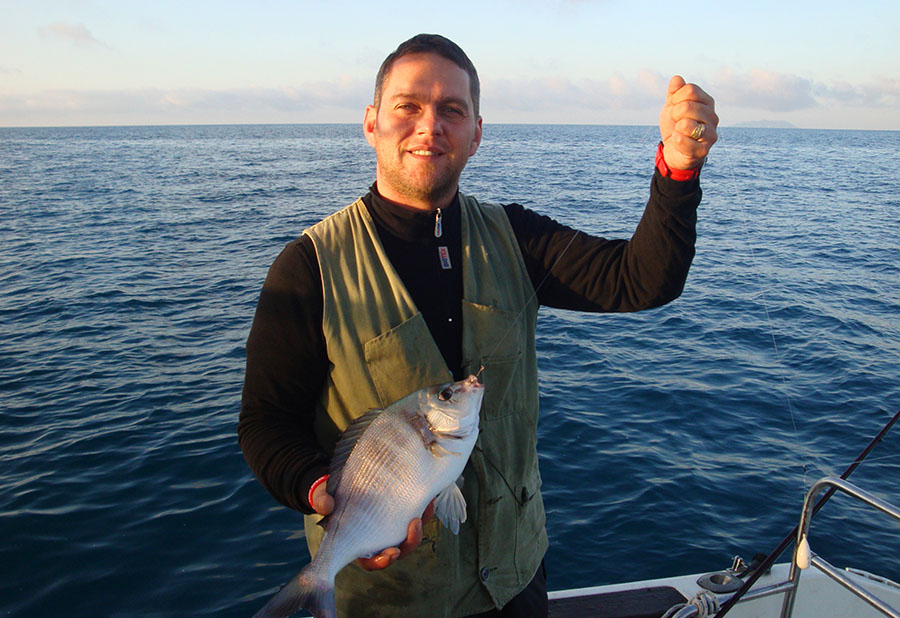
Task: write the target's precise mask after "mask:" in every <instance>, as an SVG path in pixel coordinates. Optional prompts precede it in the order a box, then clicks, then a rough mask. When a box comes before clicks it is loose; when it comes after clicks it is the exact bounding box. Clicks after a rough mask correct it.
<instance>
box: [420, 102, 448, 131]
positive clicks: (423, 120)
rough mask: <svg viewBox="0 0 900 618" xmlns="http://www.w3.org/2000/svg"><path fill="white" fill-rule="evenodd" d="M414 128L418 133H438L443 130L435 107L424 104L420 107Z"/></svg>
mask: <svg viewBox="0 0 900 618" xmlns="http://www.w3.org/2000/svg"><path fill="white" fill-rule="evenodd" d="M416 130H417V132H418V133H419V134H420V135H440V134H442V133H443V132H444V127H443V125H442V123H441V116H440V114H439V113H438V110H437V108H436V107H434V106H431V105H426V106H425V107H423V108H422V113H421V114H420V115H419V120H418V123H417V126H416Z"/></svg>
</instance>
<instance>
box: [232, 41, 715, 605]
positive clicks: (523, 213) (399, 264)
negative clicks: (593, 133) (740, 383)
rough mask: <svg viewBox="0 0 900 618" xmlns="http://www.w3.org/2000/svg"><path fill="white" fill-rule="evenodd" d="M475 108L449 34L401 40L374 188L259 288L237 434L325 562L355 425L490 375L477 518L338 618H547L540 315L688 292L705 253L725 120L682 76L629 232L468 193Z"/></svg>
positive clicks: (365, 580) (469, 483)
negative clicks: (704, 192)
mask: <svg viewBox="0 0 900 618" xmlns="http://www.w3.org/2000/svg"><path fill="white" fill-rule="evenodd" d="M478 105H479V82H478V75H477V73H476V71H475V67H474V66H473V65H472V63H471V61H470V60H469V59H468V57H466V55H465V53H464V52H463V51H462V50H461V49H460V48H459V47H457V46H456V45H455V44H454V43H452V42H451V41H449V40H447V39H445V38H443V37H440V36H437V35H419V36H416V37H413V38H412V39H410V40H409V41H406V42H405V43H403V44H401V45H400V47H398V49H397V50H396V51H395V52H394V53H393V54H391V55H390V56H388V58H387V59H386V60H385V62H384V64H383V65H382V67H381V70H380V71H379V74H378V77H377V80H376V88H375V100H374V103H373V105H370V106H368V107H367V108H366V113H365V119H364V123H363V130H364V133H365V136H366V139H367V140H368V142H369V144H371V145H372V146H373V147H374V148H375V152H376V157H377V166H376V174H375V178H376V182H375V184H374V185H373V187H372V188H371V190H370V192H369V193H368V194H367V195H366V196H364V197H363V198H361V199H360V200H358V201H357V202H355V203H354V204H352V205H350V206H348V207H347V208H345V209H343V210H341V211H339V212H337V213H335V214H334V215H332V216H330V217H328V218H326V219H325V220H323V221H322V222H320V223H318V224H317V225H315V226H313V227H312V228H310V229H309V230H306V232H305V233H304V235H303V236H302V237H301V238H300V239H298V240H296V241H294V242H292V243H290V244H288V246H287V247H286V248H285V249H284V251H283V252H282V253H281V255H280V256H279V257H278V259H277V260H276V261H275V263H274V264H273V266H272V268H271V269H270V271H269V275H268V277H267V278H266V283H265V285H264V286H263V290H262V293H261V294H260V299H259V305H258V307H257V313H256V317H255V319H254V323H253V327H252V329H251V333H250V337H249V339H248V342H247V374H246V380H245V384H244V394H243V401H242V410H241V419H240V424H239V428H238V432H239V439H240V444H241V447H242V449H243V451H244V455H245V457H246V459H247V461H248V463H249V464H250V466H251V468H252V469H253V470H254V472H255V473H256V474H257V476H258V477H259V478H260V481H261V482H262V483H263V485H264V486H265V487H266V488H267V489H268V490H269V491H270V493H272V495H273V496H274V497H275V498H276V499H278V500H279V501H280V502H281V503H283V504H285V505H287V506H289V507H291V508H294V509H297V510H300V511H302V512H303V513H305V514H307V515H308V517H307V518H306V524H307V525H306V531H307V540H308V542H309V544H310V550H311V552H314V551H315V549H316V548H317V546H318V542H319V540H320V539H321V532H320V531H319V530H318V527H317V526H315V525H313V524H314V522H315V520H316V517H317V516H314V515H313V514H314V513H317V514H318V515H319V516H321V515H325V514H327V513H329V512H330V511H331V509H332V507H333V501H332V499H331V497H330V496H329V495H328V494H327V492H326V487H327V485H326V484H325V483H324V482H323V481H324V479H325V475H326V473H327V470H328V461H329V453H330V451H331V449H332V448H333V446H334V443H335V441H336V440H337V437H338V435H339V433H340V431H341V430H343V429H344V428H345V427H346V426H347V424H349V423H350V422H351V421H352V419H353V418H355V417H357V416H359V415H361V414H363V413H365V412H366V411H367V410H369V409H373V408H382V407H385V406H386V405H388V404H390V403H391V402H393V401H395V400H396V399H399V398H400V397H402V396H403V395H405V394H407V393H409V392H412V391H414V390H416V389H418V388H421V387H423V386H427V385H431V384H435V383H440V382H446V381H449V380H450V379H451V377H452V378H455V379H459V378H461V377H463V376H464V375H466V374H469V373H475V372H477V371H478V370H479V368H480V367H482V366H483V367H484V371H483V373H482V374H481V378H482V381H483V382H484V384H485V399H484V403H483V406H482V410H481V422H480V434H479V440H478V444H477V446H476V448H475V451H474V452H473V454H472V456H471V458H470V460H469V463H468V464H467V467H466V471H465V473H464V475H463V478H464V482H463V494H464V496H465V498H466V502H467V505H468V521H467V522H466V523H465V524H464V525H463V526H462V527H461V529H460V532H459V535H458V536H454V535H453V534H451V533H449V532H448V531H447V530H446V529H444V528H443V527H441V525H440V524H439V522H437V520H436V519H430V520H429V517H427V516H425V517H423V519H424V520H425V524H424V527H423V523H422V521H421V520H414V521H413V522H410V525H409V534H408V538H407V539H406V541H404V542H403V543H402V544H401V545H400V547H397V548H388V549H386V550H385V551H384V552H382V553H381V554H379V555H378V556H376V557H374V558H371V559H368V560H360V561H357V563H356V564H352V565H349V566H348V567H346V568H345V569H344V570H343V571H342V572H341V573H340V574H339V576H338V580H337V587H336V596H337V605H338V612H339V615H343V616H435V617H437V616H447V617H460V616H474V615H478V616H485V617H487V616H505V617H518V616H546V613H547V600H546V584H545V580H544V570H543V562H542V561H543V556H544V553H545V551H546V549H547V535H546V532H545V529H544V522H545V520H544V510H543V504H542V501H541V497H540V491H539V490H540V475H539V472H538V464H537V447H536V441H537V437H536V429H537V417H538V391H537V361H536V353H535V345H534V331H535V323H536V317H537V305H538V304H544V305H549V306H555V307H561V308H568V309H576V310H584V311H597V312H599V311H635V310H639V309H644V308H649V307H655V306H659V305H661V304H664V303H666V302H668V301H670V300H672V299H673V298H675V297H677V296H678V295H679V294H680V293H681V290H682V288H683V285H684V281H685V278H686V276H687V272H688V269H689V267H690V263H691V260H692V258H693V253H694V239H695V222H696V208H697V205H698V204H699V202H700V188H699V182H698V175H699V169H700V166H701V165H702V163H703V161H704V159H705V157H706V155H707V153H708V152H709V148H710V147H711V146H712V144H713V143H714V142H715V140H716V126H717V123H718V118H717V117H716V115H715V111H714V104H713V101H712V99H711V98H710V97H709V96H708V95H707V94H706V93H704V92H703V91H702V90H701V89H700V88H698V87H697V86H694V85H687V84H685V82H684V80H683V79H681V78H680V77H674V78H672V80H671V82H670V83H669V87H668V92H667V93H666V98H665V105H664V106H663V109H662V112H661V114H660V133H661V137H662V142H661V144H660V147H659V149H658V152H657V161H656V162H657V166H656V171H655V172H654V178H653V182H652V185H651V195H650V199H649V201H648V204H647V207H646V209H645V212H644V216H643V218H642V220H641V223H640V224H639V225H638V228H637V230H636V231H635V234H634V236H633V237H632V239H631V240H630V241H625V240H605V239H602V238H595V237H590V236H588V235H586V234H583V233H580V232H576V231H574V230H572V229H570V228H567V227H564V226H561V225H559V224H558V223H556V222H555V221H553V220H551V219H548V218H546V217H543V216H540V215H537V214H536V213H534V212H531V211H528V210H526V209H524V208H522V207H521V206H518V205H515V204H512V205H507V206H502V207H501V206H493V205H487V204H481V203H479V202H478V201H477V200H475V199H474V198H472V197H470V196H467V195H464V194H462V193H460V192H459V178H460V174H461V173H462V170H463V168H464V167H465V165H466V162H467V161H468V158H469V157H471V156H472V155H474V154H475V152H476V150H477V149H478V145H479V143H480V142H481V135H482V120H481V117H480V115H479V108H478ZM423 538H425V539H427V542H423V541H422V540H423ZM398 558H402V559H401V560H398ZM386 567H388V568H386Z"/></svg>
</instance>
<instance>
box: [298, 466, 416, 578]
mask: <svg viewBox="0 0 900 618" xmlns="http://www.w3.org/2000/svg"><path fill="white" fill-rule="evenodd" d="M312 507H313V508H314V509H315V510H316V513H318V514H319V515H328V514H329V513H331V511H333V510H334V498H332V497H331V495H330V494H329V493H328V492H326V491H325V483H321V484H320V485H319V486H318V487H316V488H315V490H314V491H313V495H312ZM432 517H434V501H432V502H431V503H429V505H428V507H427V508H426V509H425V512H424V513H422V517H421V518H416V519H414V520H412V521H411V522H409V526H408V527H407V529H406V540H405V541H403V542H402V543H400V546H399V547H388V548H387V549H385V550H384V551H382V552H381V553H380V554H378V555H377V556H372V557H371V558H357V559H356V563H357V564H358V565H359V566H361V567H362V568H364V569H365V570H366V571H377V570H379V569H384V568H387V567H389V566H390V565H392V564H393V563H394V562H396V561H397V560H399V559H400V558H402V557H404V556H406V555H407V554H409V553H411V552H412V551H413V550H414V549H415V548H416V547H418V546H419V543H421V542H422V524H423V523H428V522H429V521H430V520H431V518H432Z"/></svg>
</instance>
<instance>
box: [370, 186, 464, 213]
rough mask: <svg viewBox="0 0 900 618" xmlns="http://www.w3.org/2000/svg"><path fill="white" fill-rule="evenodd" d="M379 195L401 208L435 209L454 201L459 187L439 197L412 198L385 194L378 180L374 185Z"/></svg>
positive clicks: (445, 206)
mask: <svg viewBox="0 0 900 618" xmlns="http://www.w3.org/2000/svg"><path fill="white" fill-rule="evenodd" d="M372 188H373V189H374V190H375V191H376V192H377V193H378V195H379V196H380V197H381V198H382V199H385V200H387V201H389V202H391V203H392V204H396V205H397V206H399V207H401V208H406V209H408V210H420V211H435V210H437V209H438V208H447V207H448V206H450V204H452V203H453V201H454V200H455V199H456V194H457V192H458V188H455V189H454V190H453V191H451V192H450V193H449V194H448V195H442V196H440V197H439V198H434V199H422V200H416V199H410V198H409V197H406V196H402V195H393V194H390V193H388V194H387V195H385V193H383V192H382V191H381V189H380V188H379V187H378V182H377V181H376V182H375V184H374V185H373V187H372Z"/></svg>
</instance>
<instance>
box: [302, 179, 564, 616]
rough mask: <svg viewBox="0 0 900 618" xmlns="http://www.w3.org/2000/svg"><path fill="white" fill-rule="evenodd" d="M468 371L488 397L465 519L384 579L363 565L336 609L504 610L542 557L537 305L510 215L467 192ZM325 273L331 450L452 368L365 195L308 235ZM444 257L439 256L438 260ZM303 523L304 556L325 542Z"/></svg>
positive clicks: (345, 577)
mask: <svg viewBox="0 0 900 618" xmlns="http://www.w3.org/2000/svg"><path fill="white" fill-rule="evenodd" d="M460 208H461V217H462V249H463V256H462V265H461V267H462V269H463V301H462V311H463V342H462V351H463V365H464V369H465V371H466V373H477V372H478V370H479V367H480V366H481V365H482V364H484V367H485V368H484V371H483V372H482V374H481V380H482V382H483V383H484V384H485V396H484V402H483V404H482V409H481V420H480V423H479V430H480V434H479V436H478V442H477V444H476V446H475V450H474V451H473V453H472V456H471V458H470V459H469V463H468V464H467V466H466V469H465V472H464V473H463V478H464V484H463V495H464V496H465V498H466V503H467V504H468V520H467V521H466V522H465V523H464V524H463V525H462V526H461V529H460V532H459V535H458V536H456V535H454V534H452V533H451V532H450V531H448V530H447V529H446V528H444V527H443V526H442V525H441V524H440V523H439V522H438V521H437V519H434V520H432V521H431V522H430V523H429V524H427V525H426V526H425V530H424V534H425V539H424V540H423V542H422V544H421V545H420V546H419V547H418V548H417V549H416V551H415V552H413V553H412V554H410V555H409V556H407V557H405V558H404V559H402V560H399V561H397V562H395V563H394V564H393V565H391V566H390V567H388V568H387V569H385V570H382V571H376V572H366V571H363V570H362V569H360V568H359V567H358V566H357V565H356V564H355V563H352V564H351V565H349V566H347V567H346V568H344V569H343V570H342V571H341V572H340V573H339V574H338V578H337V583H336V600H337V607H338V615H339V616H341V617H342V618H356V617H357V616H367V617H380V616H385V617H387V616H390V617H392V618H395V617H398V616H428V617H435V618H438V617H440V616H446V617H447V618H451V617H456V616H466V615H469V614H474V613H479V612H483V611H487V610H490V609H491V608H493V607H502V606H503V605H505V604H506V603H507V602H508V601H509V600H510V599H511V598H512V597H514V596H515V595H516V594H517V593H518V592H520V591H521V590H522V589H523V588H524V587H525V586H526V585H527V584H528V583H529V582H530V581H531V578H532V577H533V576H534V574H535V572H536V571H537V569H538V566H539V565H540V562H541V559H542V558H543V556H544V553H545V552H546V550H547V544H548V543H547V533H546V531H545V526H544V524H545V517H544V506H543V502H542V500H541V496H540V486H541V478H540V473H539V471H538V458H537V423H538V386H537V355H536V352H535V345H534V333H535V325H536V322H537V299H536V297H535V295H534V288H533V286H532V284H531V281H530V279H529V277H528V273H527V271H526V270H525V263H524V261H523V259H522V255H521V253H520V251H519V248H518V245H517V243H516V238H515V235H514V233H513V231H512V228H511V226H510V225H509V220H508V218H507V216H506V213H505V212H504V210H503V209H502V208H501V207H499V206H494V205H488V204H479V203H478V202H477V201H476V200H475V199H473V198H471V197H467V196H464V195H462V194H460ZM305 233H306V234H308V235H309V237H310V238H311V239H312V241H313V243H314V245H315V248H316V254H317V256H318V261H319V268H320V271H321V275H322V289H323V299H324V312H323V320H322V327H323V330H324V334H325V341H326V345H327V350H328V358H329V360H330V363H331V364H330V367H329V372H328V376H327V378H326V383H325V388H324V389H323V392H322V395H321V398H320V399H319V402H318V408H317V413H316V425H315V427H316V435H317V438H318V440H319V442H320V443H321V445H322V447H323V449H325V450H326V451H330V450H331V449H332V448H333V447H334V443H335V441H336V440H337V437H338V435H339V433H340V431H342V430H343V429H344V428H345V427H346V426H347V425H348V424H349V423H350V421H351V420H352V419H354V418H356V417H357V416H359V415H361V414H363V413H365V412H366V411H367V410H371V409H375V408H384V407H386V406H387V405H389V404H391V403H393V402H394V401H396V400H397V399H400V398H401V397H403V396H405V395H407V394H409V393H410V392H412V391H415V390H418V389H419V388H422V387H424V386H429V385H432V384H438V383H441V382H449V381H450V380H451V379H452V378H451V372H450V371H449V370H448V368H447V366H446V364H445V362H444V359H443V357H442V355H441V353H440V351H439V350H438V347H437V344H436V343H435V342H434V340H433V339H432V337H431V334H430V333H429V331H428V327H427V326H426V324H425V320H424V318H423V317H422V314H421V313H419V311H418V310H417V309H416V307H415V305H414V304H413V301H412V298H411V297H410V295H409V292H408V291H407V290H406V288H405V286H404V285H403V282H402V281H401V280H400V277H399V276H398V274H397V272H396V271H395V270H394V267H393V266H392V265H391V263H390V261H389V260H388V257H387V255H386V254H385V251H384V248H383V247H382V245H381V242H380V241H379V239H378V235H377V233H376V230H375V224H374V222H373V221H372V218H371V216H370V215H369V213H368V211H367V210H366V207H365V205H364V204H363V202H362V201H361V200H357V201H356V202H355V203H353V204H351V205H350V206H348V207H346V208H344V209H343V210H341V211H339V212H337V213H335V214H333V215H331V216H330V217H328V218H326V219H325V220H323V221H321V222H320V223H318V224H316V225H315V226H313V227H312V228H310V229H308V230H306V232H305ZM435 259H437V257H435ZM317 520H318V517H317V516H316V517H309V516H308V517H306V522H305V524H306V525H305V528H306V534H307V542H308V544H309V547H310V553H312V554H314V553H315V551H316V549H317V548H318V546H319V543H320V542H321V537H322V531H321V527H320V526H317V525H315V522H316V521H317Z"/></svg>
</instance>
